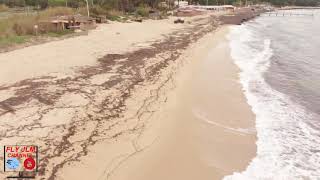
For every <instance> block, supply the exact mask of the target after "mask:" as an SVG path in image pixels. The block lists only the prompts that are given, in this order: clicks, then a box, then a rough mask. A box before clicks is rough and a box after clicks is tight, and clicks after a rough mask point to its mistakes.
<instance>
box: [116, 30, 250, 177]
mask: <svg viewBox="0 0 320 180" xmlns="http://www.w3.org/2000/svg"><path fill="white" fill-rule="evenodd" d="M227 31H228V27H223V28H220V29H219V30H218V31H217V32H216V33H211V34H209V35H207V36H206V37H204V38H203V39H202V40H201V41H200V42H198V43H197V44H196V45H195V46H194V47H193V48H191V49H190V50H189V51H188V52H187V53H186V54H185V57H184V61H187V62H188V63H187V65H185V67H183V68H181V70H180V72H179V73H178V74H177V76H176V78H175V83H174V84H175V85H174V86H175V87H176V88H174V90H173V91H171V92H170V93H169V94H170V95H168V99H167V103H166V104H165V105H164V106H161V107H159V108H160V109H161V110H159V111H157V113H156V115H154V116H153V117H152V120H151V121H152V123H151V125H150V129H147V131H146V132H145V133H144V134H143V135H142V138H141V140H140V141H147V142H148V141H149V143H150V144H151V143H152V146H151V147H149V148H147V149H146V150H145V151H143V152H141V153H139V154H137V155H135V156H134V157H131V158H130V159H128V160H127V161H126V162H125V163H123V164H121V165H120V167H118V168H117V171H115V172H114V173H113V174H112V176H111V178H110V179H112V180H113V179H116V180H120V179H131V180H134V179H137V180H144V179H145V180H147V179H155V180H157V179H159V180H161V179H168V180H171V179H172V180H173V179H184V180H188V179H190V180H194V179H202V180H203V179H208V180H212V179H222V178H223V176H225V175H229V174H232V173H233V172H235V171H242V170H244V169H245V168H246V166H247V165H248V163H249V162H250V161H251V159H252V158H253V157H254V156H255V152H256V146H255V141H256V134H255V130H254V129H255V123H254V119H255V117H254V115H253V113H252V112H251V110H250V107H249V106H248V104H247V103H246V99H245V97H244V95H243V94H242V88H241V85H240V84H239V83H238V76H237V73H238V68H237V67H236V66H235V65H234V64H233V62H232V60H231V59H230V56H229V47H228V42H227V40H226V39H225V35H226V34H227ZM151 137H153V138H151ZM151 139H153V140H154V142H153V141H152V140H151Z"/></svg>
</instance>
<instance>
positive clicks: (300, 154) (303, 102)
mask: <svg viewBox="0 0 320 180" xmlns="http://www.w3.org/2000/svg"><path fill="white" fill-rule="evenodd" d="M296 11H299V12H301V11H303V12H304V13H314V14H315V16H314V17H311V16H300V17H293V16H291V17H290V16H289V17H259V18H257V19H255V20H253V21H250V22H247V23H245V24H243V25H241V26H234V27H232V28H231V32H230V34H229V39H230V48H231V56H232V58H233V59H234V62H235V63H236V64H237V65H238V66H239V68H240V69H241V73H240V81H241V83H242V85H243V89H244V91H245V95H246V97H247V100H248V103H249V104H250V106H251V107H252V110H253V112H254V113H255V114H256V131H257V136H258V140H257V156H256V158H254V159H253V160H252V162H251V163H250V164H249V166H248V167H247V169H246V170H245V171H244V172H237V173H234V174H233V175H230V176H227V177H225V179H246V180H247V179H286V180H287V179H290V180H292V179H320V58H319V57H320V49H319V48H320V11H319V10H315V11H313V10H296Z"/></svg>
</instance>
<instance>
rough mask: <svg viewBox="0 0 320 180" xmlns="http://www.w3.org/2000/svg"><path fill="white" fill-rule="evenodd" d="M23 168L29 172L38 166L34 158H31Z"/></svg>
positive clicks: (24, 163) (25, 161) (25, 162)
mask: <svg viewBox="0 0 320 180" xmlns="http://www.w3.org/2000/svg"><path fill="white" fill-rule="evenodd" d="M23 166H24V168H25V169H27V170H33V169H34V167H35V166H36V162H35V161H34V159H33V158H31V157H29V158H27V159H26V160H24V162H23Z"/></svg>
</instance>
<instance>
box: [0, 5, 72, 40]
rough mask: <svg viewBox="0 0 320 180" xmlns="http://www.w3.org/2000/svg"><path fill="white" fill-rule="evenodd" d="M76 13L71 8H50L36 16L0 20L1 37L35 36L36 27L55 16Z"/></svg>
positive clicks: (10, 17)
mask: <svg viewBox="0 0 320 180" xmlns="http://www.w3.org/2000/svg"><path fill="white" fill-rule="evenodd" d="M74 13H75V11H74V10H73V9H71V8H65V7H57V8H48V9H46V10H44V11H40V12H38V13H35V14H28V15H27V14H23V15H12V16H9V17H8V18H6V19H1V20H0V37H8V36H15V35H18V36H22V35H34V34H35V30H34V26H35V25H37V24H39V22H40V21H44V20H47V19H49V18H50V17H53V16H59V15H71V14H74Z"/></svg>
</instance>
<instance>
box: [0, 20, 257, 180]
mask: <svg viewBox="0 0 320 180" xmlns="http://www.w3.org/2000/svg"><path fill="white" fill-rule="evenodd" d="M220 24H221V23H220V22H219V20H218V17H217V16H214V15H212V14H211V15H203V16H196V17H190V18H186V23H185V24H173V19H172V18H171V19H167V20H159V21H153V20H149V21H146V22H143V23H142V24H141V23H128V24H124V23H112V24H107V25H103V26H100V27H99V28H98V29H97V30H94V31H91V32H90V33H89V34H88V36H79V37H75V38H70V39H65V40H61V41H55V42H49V43H45V44H40V45H36V46H31V47H27V48H23V49H18V50H15V51H11V52H7V53H2V54H0V127H1V129H0V135H1V136H0V144H1V145H2V146H3V145H8V144H34V145H37V146H39V153H40V154H39V157H40V161H39V162H40V164H39V172H38V174H37V177H36V179H49V180H53V179H99V180H102V179H110V180H125V179H130V180H132V179H139V180H144V179H184V180H186V179H210V180H212V179H222V178H223V176H225V175H230V174H232V173H233V172H236V171H242V170H244V169H245V168H246V167H247V165H248V163H249V162H250V161H251V159H252V158H253V157H254V156H255V152H256V145H255V141H256V133H255V128H254V127H255V122H254V119H255V117H254V115H253V113H252V112H251V110H250V107H249V105H248V104H247V103H246V99H245V97H244V95H243V93H242V88H241V85H240V83H239V82H238V80H239V79H238V71H239V70H238V69H237V67H236V66H235V65H234V64H233V62H232V59H231V58H230V55H229V46H228V41H227V39H226V35H227V33H228V27H227V26H221V25H220ZM1 158H2V157H1ZM0 162H1V163H0V166H2V165H3V164H2V163H3V161H2V159H0ZM7 175H8V173H3V172H1V173H0V178H1V179H2V178H5V177H6V176H7Z"/></svg>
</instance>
